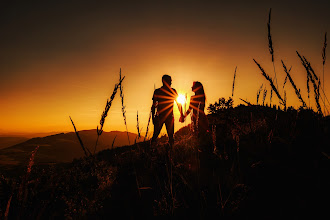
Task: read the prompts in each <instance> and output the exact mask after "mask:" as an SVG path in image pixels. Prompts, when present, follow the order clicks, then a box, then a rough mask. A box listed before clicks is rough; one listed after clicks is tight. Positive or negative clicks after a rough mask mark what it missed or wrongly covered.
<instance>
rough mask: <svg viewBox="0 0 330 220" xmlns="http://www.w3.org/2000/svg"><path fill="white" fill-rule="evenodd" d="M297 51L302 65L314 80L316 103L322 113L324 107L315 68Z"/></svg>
mask: <svg viewBox="0 0 330 220" xmlns="http://www.w3.org/2000/svg"><path fill="white" fill-rule="evenodd" d="M296 52H297V55H298V57H299V58H300V60H301V63H302V65H303V66H304V67H305V69H306V72H307V75H308V77H309V80H310V81H311V82H312V84H313V87H314V97H315V103H316V107H317V110H318V112H319V113H320V114H322V109H321V105H320V101H319V99H320V91H319V89H320V87H319V86H318V85H317V83H316V81H318V78H317V76H316V74H315V72H314V70H313V68H312V67H311V65H310V63H309V62H308V61H307V59H306V58H305V57H302V56H300V54H299V53H298V51H296Z"/></svg>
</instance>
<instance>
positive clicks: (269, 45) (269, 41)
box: [267, 9, 278, 88]
mask: <svg viewBox="0 0 330 220" xmlns="http://www.w3.org/2000/svg"><path fill="white" fill-rule="evenodd" d="M271 15H272V9H269V16H268V23H267V30H268V49H269V53H270V55H271V57H272V63H273V67H274V74H275V79H274V81H275V83H276V88H278V84H277V77H276V70H275V63H274V48H273V40H272V34H271V33H270V31H271V26H270V22H271Z"/></svg>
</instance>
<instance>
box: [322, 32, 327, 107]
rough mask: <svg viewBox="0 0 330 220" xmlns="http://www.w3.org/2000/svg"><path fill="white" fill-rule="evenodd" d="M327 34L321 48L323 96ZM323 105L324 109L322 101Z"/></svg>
mask: <svg viewBox="0 0 330 220" xmlns="http://www.w3.org/2000/svg"><path fill="white" fill-rule="evenodd" d="M327 45H328V44H327V32H325V35H324V43H323V48H322V66H323V95H324V96H325V92H324V90H325V88H324V85H325V80H324V65H325V61H326V59H327V54H326V49H327ZM323 105H324V108H325V100H324V101H323Z"/></svg>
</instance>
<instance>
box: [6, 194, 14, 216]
mask: <svg viewBox="0 0 330 220" xmlns="http://www.w3.org/2000/svg"><path fill="white" fill-rule="evenodd" d="M12 198H13V195H11V196H10V198H9V200H8V202H7V206H6V211H5V216H4V219H5V220H7V219H8V215H9V209H10V204H11V200H12Z"/></svg>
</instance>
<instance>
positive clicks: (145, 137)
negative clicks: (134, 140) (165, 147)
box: [143, 110, 152, 141]
mask: <svg viewBox="0 0 330 220" xmlns="http://www.w3.org/2000/svg"><path fill="white" fill-rule="evenodd" d="M151 114H152V111H151V110H150V113H149V119H148V124H147V130H146V135H145V136H144V140H143V141H146V139H147V136H148V131H149V125H150V119H151Z"/></svg>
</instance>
